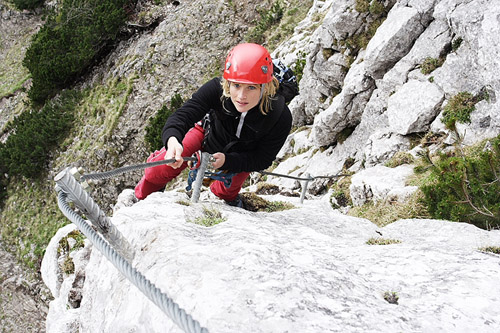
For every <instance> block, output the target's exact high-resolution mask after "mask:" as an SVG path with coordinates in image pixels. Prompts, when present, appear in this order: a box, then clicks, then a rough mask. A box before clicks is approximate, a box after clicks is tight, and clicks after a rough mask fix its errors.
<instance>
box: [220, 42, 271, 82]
mask: <svg viewBox="0 0 500 333" xmlns="http://www.w3.org/2000/svg"><path fill="white" fill-rule="evenodd" d="M223 76H224V78H225V79H226V80H228V81H233V82H239V83H248V84H264V83H268V82H270V81H271V80H272V79H273V62H272V59H271V55H270V54H269V51H267V50H266V49H265V48H264V47H263V46H260V45H258V44H252V43H244V44H239V45H236V46H235V47H233V49H232V50H231V51H229V54H228V55H227V58H226V64H225V66H224V75H223Z"/></svg>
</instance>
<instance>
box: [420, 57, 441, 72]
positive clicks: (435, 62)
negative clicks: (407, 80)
mask: <svg viewBox="0 0 500 333" xmlns="http://www.w3.org/2000/svg"><path fill="white" fill-rule="evenodd" d="M445 60H446V58H439V59H436V58H431V57H427V58H425V59H424V62H423V63H422V65H421V66H420V71H421V72H422V74H430V73H432V72H433V71H434V70H435V69H436V68H438V67H441V66H442V65H443V63H444V61H445Z"/></svg>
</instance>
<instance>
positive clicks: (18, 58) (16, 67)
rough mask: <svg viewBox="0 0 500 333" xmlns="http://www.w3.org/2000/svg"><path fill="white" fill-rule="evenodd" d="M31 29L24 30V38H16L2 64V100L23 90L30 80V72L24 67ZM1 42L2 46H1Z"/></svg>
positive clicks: (0, 71)
mask: <svg viewBox="0 0 500 333" xmlns="http://www.w3.org/2000/svg"><path fill="white" fill-rule="evenodd" d="M29 35H30V29H29V28H26V29H24V32H23V34H22V36H19V37H18V38H16V40H15V41H14V42H13V44H12V45H10V47H9V49H8V51H7V52H6V53H5V54H4V55H3V59H2V61H1V62H0V99H2V98H4V97H7V96H10V95H12V94H14V93H15V92H16V91H18V90H21V89H23V85H24V84H25V83H26V81H27V80H28V79H29V78H30V74H29V72H28V70H27V69H26V68H25V67H23V66H22V63H21V62H22V58H23V56H24V53H23V49H24V47H25V46H26V44H28V43H29V37H28V36H29ZM1 44H2V43H1V40H0V45H1Z"/></svg>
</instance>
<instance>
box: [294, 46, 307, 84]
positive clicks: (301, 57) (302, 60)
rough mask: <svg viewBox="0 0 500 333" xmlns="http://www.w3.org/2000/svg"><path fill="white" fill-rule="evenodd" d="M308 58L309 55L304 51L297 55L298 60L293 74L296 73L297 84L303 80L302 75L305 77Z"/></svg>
mask: <svg viewBox="0 0 500 333" xmlns="http://www.w3.org/2000/svg"><path fill="white" fill-rule="evenodd" d="M306 56H307V54H306V53H305V52H303V51H299V53H298V54H297V60H295V64H294V66H293V72H294V73H295V77H296V78H297V83H299V82H300V80H302V75H304V67H306Z"/></svg>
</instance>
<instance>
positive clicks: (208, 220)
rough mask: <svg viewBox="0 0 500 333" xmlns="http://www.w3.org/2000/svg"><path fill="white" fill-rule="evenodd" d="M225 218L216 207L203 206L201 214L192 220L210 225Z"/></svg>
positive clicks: (206, 225)
mask: <svg viewBox="0 0 500 333" xmlns="http://www.w3.org/2000/svg"><path fill="white" fill-rule="evenodd" d="M226 220H227V218H225V217H223V216H222V213H221V212H220V211H218V210H217V209H215V208H207V207H205V206H203V215H201V216H198V217H196V218H195V219H194V220H193V222H194V223H196V224H200V225H203V226H205V227H211V226H214V225H216V224H219V223H221V222H224V221H226Z"/></svg>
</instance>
